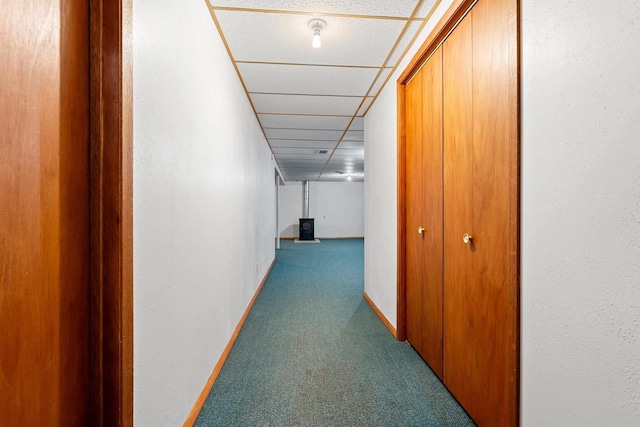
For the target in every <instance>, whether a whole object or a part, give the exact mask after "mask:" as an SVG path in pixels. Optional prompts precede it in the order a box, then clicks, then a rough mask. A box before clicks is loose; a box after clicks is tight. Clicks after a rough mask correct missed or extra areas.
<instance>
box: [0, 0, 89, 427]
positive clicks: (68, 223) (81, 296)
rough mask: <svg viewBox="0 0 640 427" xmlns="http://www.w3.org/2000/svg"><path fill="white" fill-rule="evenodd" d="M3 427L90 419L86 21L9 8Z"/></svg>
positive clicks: (4, 56) (1, 125) (78, 8)
mask: <svg viewBox="0 0 640 427" xmlns="http://www.w3.org/2000/svg"><path fill="white" fill-rule="evenodd" d="M2 9H3V10H2V15H1V16H0V28H1V29H0V31H1V32H2V33H1V34H2V40H3V43H1V44H0V62H1V63H2V64H3V72H2V73H0V117H2V120H0V159H1V160H0V184H1V190H0V279H1V287H0V349H1V351H0V396H2V398H1V399H0V424H1V425H3V426H14V425H15V426H23V425H54V426H58V425H59V426H75V425H78V426H80V425H86V424H87V422H88V410H87V407H88V406H87V399H86V396H87V394H88V391H89V388H88V381H87V378H88V375H87V373H88V359H89V347H88V334H87V332H88V331H87V324H88V316H89V311H88V302H87V301H88V280H89V278H88V252H89V211H88V191H89V185H88V182H89V179H88V143H87V140H88V116H87V114H88V102H89V100H88V96H89V94H88V55H87V52H88V37H87V31H88V21H87V14H88V9H87V4H86V2H83V1H81V0H70V1H65V2H62V1H58V0H44V1H37V2H36V1H15V0H9V1H7V2H4V3H3V5H2Z"/></svg>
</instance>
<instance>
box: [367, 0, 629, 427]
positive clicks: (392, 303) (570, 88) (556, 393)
mask: <svg viewBox="0 0 640 427" xmlns="http://www.w3.org/2000/svg"><path fill="white" fill-rule="evenodd" d="M443 3H444V2H443ZM446 3H447V5H448V4H449V3H450V2H446ZM445 6H446V5H445ZM521 8H522V19H521V22H522V92H521V93H522V236H521V239H522V240H521V242H522V254H521V255H522V276H521V289H522V291H521V292H522V293H521V305H522V319H521V334H522V336H521V338H522V344H521V345H522V348H521V350H522V365H521V369H522V377H521V379H522V384H521V391H522V396H521V398H522V403H521V410H522V413H521V415H522V417H521V419H522V425H524V426H541V425H564V426H581V425H593V426H595V425H619V426H631V425H637V423H638V419H640V244H639V243H638V242H640V120H639V117H640V77H639V75H640V74H639V73H638V70H639V69H640V9H639V8H638V6H637V2H636V1H635V0H623V1H619V2H616V3H615V5H613V4H610V3H607V2H601V1H596V0H587V1H582V2H579V4H574V3H571V2H569V3H562V4H561V3H559V2H556V1H553V0H521ZM425 36H426V34H424V33H423V35H422V37H420V38H419V39H418V40H417V41H416V45H419V44H420V43H422V41H423V40H424V38H425ZM401 68H402V69H404V66H403V67H401ZM396 74H398V73H396ZM395 77H396V78H397V76H395ZM394 81H395V78H394V79H392V80H391V82H394ZM395 132H396V94H395V85H394V84H389V85H387V87H386V89H385V90H384V92H383V94H382V95H381V96H380V97H379V98H378V100H377V101H376V103H375V105H374V106H373V108H372V109H371V110H370V112H369V113H368V115H367V117H366V118H365V167H366V171H365V173H366V176H367V181H366V182H365V224H366V227H365V236H366V239H365V291H366V292H367V293H368V294H369V296H371V297H372V299H373V300H374V302H375V303H376V304H377V305H378V307H380V309H381V310H382V311H383V313H384V314H385V315H386V316H387V318H388V319H389V320H390V321H391V322H393V323H394V324H395V321H396V308H395V307H396V283H395V280H396V270H397V265H396V237H397V236H396V228H395V227H396V219H395V212H394V211H392V208H395V204H396V197H397V193H396V184H397V182H396V173H397V169H396V144H395V141H396V136H395ZM392 217H393V219H392Z"/></svg>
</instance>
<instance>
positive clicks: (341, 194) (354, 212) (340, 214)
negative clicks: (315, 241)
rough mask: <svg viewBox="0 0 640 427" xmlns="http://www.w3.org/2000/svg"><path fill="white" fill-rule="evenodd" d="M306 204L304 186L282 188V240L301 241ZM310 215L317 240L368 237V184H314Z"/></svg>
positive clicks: (311, 185) (293, 185)
mask: <svg viewBox="0 0 640 427" xmlns="http://www.w3.org/2000/svg"><path fill="white" fill-rule="evenodd" d="M302 200H303V191H302V182H290V183H287V185H284V186H281V187H280V212H279V213H280V224H279V226H280V237H298V220H299V218H300V217H301V216H302ZM309 214H310V216H311V217H312V218H315V221H314V225H315V236H316V237H324V238H333V237H362V236H364V183H362V182H310V183H309Z"/></svg>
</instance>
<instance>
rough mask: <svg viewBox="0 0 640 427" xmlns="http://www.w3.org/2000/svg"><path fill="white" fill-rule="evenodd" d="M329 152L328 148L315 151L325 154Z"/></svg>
mask: <svg viewBox="0 0 640 427" xmlns="http://www.w3.org/2000/svg"><path fill="white" fill-rule="evenodd" d="M328 152H329V150H317V151H316V153H317V154H327V153H328Z"/></svg>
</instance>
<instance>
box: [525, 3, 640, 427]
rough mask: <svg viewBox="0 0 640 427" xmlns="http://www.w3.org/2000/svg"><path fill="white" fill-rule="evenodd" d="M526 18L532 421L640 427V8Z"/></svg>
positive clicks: (534, 10) (556, 6)
mask: <svg viewBox="0 0 640 427" xmlns="http://www.w3.org/2000/svg"><path fill="white" fill-rule="evenodd" d="M522 17H523V19H522V70H523V71H522V366H523V369H522V419H523V420H524V424H525V425H527V426H540V425H550V424H552V423H553V424H555V425H566V426H568V425H572V426H581V425H594V426H595V425H618V426H631V425H639V423H640V7H639V6H638V2H637V0H623V1H617V2H615V3H609V2H602V1H599V0H598V1H596V0H589V1H581V2H579V3H577V4H572V3H570V2H557V1H554V0H524V1H522Z"/></svg>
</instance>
